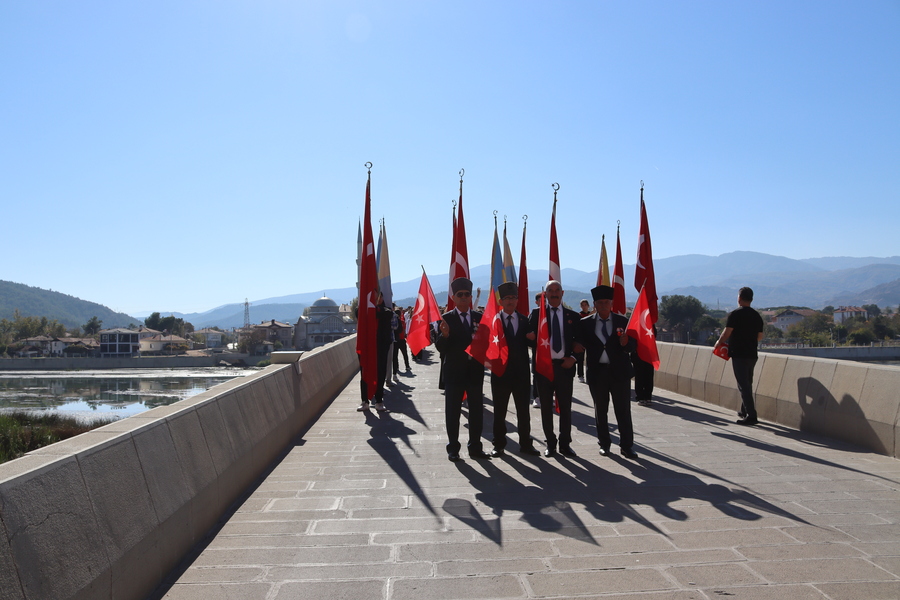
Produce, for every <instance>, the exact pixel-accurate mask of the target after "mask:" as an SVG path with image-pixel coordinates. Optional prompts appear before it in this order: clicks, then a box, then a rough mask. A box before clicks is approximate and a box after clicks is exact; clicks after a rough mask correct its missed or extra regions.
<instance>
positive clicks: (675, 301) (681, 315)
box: [659, 294, 706, 332]
mask: <svg viewBox="0 0 900 600" xmlns="http://www.w3.org/2000/svg"><path fill="white" fill-rule="evenodd" d="M705 312H706V307H704V306H703V303H702V302H700V301H699V300H698V299H697V298H694V297H693V296H681V295H678V294H674V295H672V296H663V297H662V301H661V302H660V303H659V314H660V316H661V317H662V318H663V319H665V320H666V322H667V323H668V324H669V326H670V327H673V328H675V329H677V330H678V331H682V332H684V331H690V330H691V329H692V328H693V324H694V322H695V321H696V320H697V319H699V318H700V317H702V316H703V313H705Z"/></svg>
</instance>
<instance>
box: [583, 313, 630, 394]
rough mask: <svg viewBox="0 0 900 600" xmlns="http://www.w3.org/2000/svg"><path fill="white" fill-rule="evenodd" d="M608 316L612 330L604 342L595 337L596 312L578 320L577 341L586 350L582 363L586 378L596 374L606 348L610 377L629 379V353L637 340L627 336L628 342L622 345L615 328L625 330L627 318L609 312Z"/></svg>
mask: <svg viewBox="0 0 900 600" xmlns="http://www.w3.org/2000/svg"><path fill="white" fill-rule="evenodd" d="M610 317H611V318H612V331H613V332H612V335H610V336H609V338H608V339H607V340H606V344H604V343H603V342H602V341H601V340H600V338H599V337H597V333H596V326H597V318H598V317H597V315H596V314H593V315H588V316H587V317H584V318H583V319H581V321H580V322H579V335H578V341H579V342H580V343H581V345H582V346H584V349H585V352H586V354H585V358H584V365H585V367H587V370H588V371H587V376H588V379H590V378H591V377H592V375H594V376H595V375H596V373H597V370H598V369H599V365H600V357H601V356H602V354H603V350H604V349H605V350H606V355H607V356H608V357H609V365H610V366H609V374H610V377H612V378H613V379H616V380H622V379H631V378H632V376H633V375H634V370H633V368H632V366H631V357H630V356H629V353H631V352H632V351H634V350H635V349H636V348H637V342H635V341H634V338H632V337H629V338H628V344H627V345H625V346H623V345H622V344H620V343H619V336H618V335H617V334H616V329H618V328H621V329H622V330H625V329H627V328H628V319H626V318H625V317H623V316H622V315H617V314H615V313H610Z"/></svg>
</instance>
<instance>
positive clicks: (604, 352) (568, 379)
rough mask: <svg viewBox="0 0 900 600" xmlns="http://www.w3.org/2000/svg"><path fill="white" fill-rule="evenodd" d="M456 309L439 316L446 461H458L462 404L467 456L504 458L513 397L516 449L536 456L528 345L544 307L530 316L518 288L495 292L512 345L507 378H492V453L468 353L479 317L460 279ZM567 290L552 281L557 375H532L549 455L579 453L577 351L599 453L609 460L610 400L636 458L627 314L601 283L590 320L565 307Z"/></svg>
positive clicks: (476, 370) (624, 449)
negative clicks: (617, 310)
mask: <svg viewBox="0 0 900 600" xmlns="http://www.w3.org/2000/svg"><path fill="white" fill-rule="evenodd" d="M450 290H451V294H452V295H453V301H454V303H455V305H456V307H455V308H454V309H453V310H451V311H448V312H446V313H444V314H443V315H442V318H441V321H440V324H439V336H438V338H437V340H436V341H435V346H436V347H437V349H438V351H439V352H440V353H441V355H442V356H443V363H442V367H441V368H442V377H443V381H444V403H445V418H446V426H447V436H448V438H449V441H448V443H447V457H448V458H449V459H450V460H451V461H456V460H459V458H460V450H461V449H462V445H461V443H460V441H459V422H460V417H461V415H462V407H463V399H464V398H465V400H466V401H467V403H468V414H469V439H468V443H467V445H466V450H467V452H468V455H469V457H471V458H476V459H487V458H491V457H499V456H502V455H503V453H504V451H505V448H506V443H507V427H506V414H507V411H508V409H509V398H510V396H512V398H513V403H514V405H515V408H516V425H517V430H518V434H519V451H520V452H521V453H523V454H530V455H539V454H540V452H539V451H538V450H537V449H536V448H535V447H534V442H533V440H532V437H531V417H530V414H529V411H528V404H529V399H530V388H531V372H532V368H531V361H530V360H529V356H528V348H529V347H532V348H533V347H535V345H536V343H537V339H538V335H537V334H538V327H539V326H540V325H539V319H540V316H539V315H540V312H541V309H540V307H538V308H536V309H534V310H533V311H532V312H531V315H530V316H528V317H526V316H525V315H523V314H520V313H518V312H517V311H516V306H517V304H518V288H517V286H516V284H514V283H504V284H502V285H500V286H499V287H498V293H499V297H500V307H501V309H502V311H501V312H500V313H499V318H500V319H501V321H502V325H503V328H504V335H505V337H506V343H507V347H508V352H509V354H508V357H507V363H506V369H505V371H504V372H503V374H502V375H499V376H498V375H496V374H494V373H491V396H492V398H493V403H494V427H493V449H492V451H491V452H490V453H487V452H485V451H484V448H483V446H482V441H481V434H482V428H483V419H484V414H483V404H484V403H483V399H484V394H483V385H484V367H483V366H482V364H481V363H480V362H478V361H477V360H476V359H474V358H473V357H472V356H471V355H469V354H468V353H467V352H466V349H467V348H468V347H469V345H470V344H471V342H472V338H473V336H474V334H475V331H476V329H477V328H478V324H479V323H480V321H481V316H482V315H481V313H480V312H477V311H476V310H474V309H473V306H472V282H471V281H470V280H468V279H466V278H462V277H461V278H458V279H455V280H454V281H453V282H452V283H451V286H450ZM563 294H564V291H563V288H562V285H561V284H560V283H559V282H558V281H550V282H548V284H547V286H546V289H545V298H546V304H547V306H546V309H545V310H546V323H544V324H543V326H544V327H546V328H547V331H546V332H545V333H546V334H547V335H546V339H547V340H549V345H550V356H551V359H552V363H553V378H552V379H550V378H548V377H546V376H545V375H543V374H541V373H535V383H536V386H537V392H538V397H539V399H540V409H541V424H542V427H543V431H544V439H545V442H546V448H545V450H544V455H545V456H553V455H554V454H556V452H557V451H558V452H559V453H560V454H562V455H563V456H568V457H572V456H575V451H574V450H573V449H572V391H573V382H574V379H575V373H576V354H578V353H580V352H584V353H585V356H584V361H585V362H584V364H585V371H586V376H587V377H586V382H587V384H588V387H589V389H590V391H591V396H592V398H593V400H594V417H595V421H596V425H597V437H598V443H599V445H600V454H601V455H603V456H608V455H609V452H610V446H611V443H612V441H611V439H610V435H609V424H608V417H607V414H608V411H609V403H610V399H611V400H612V404H613V410H614V412H615V415H616V422H617V425H618V430H619V447H620V450H621V453H622V455H623V456H625V457H626V458H632V459H635V458H637V454H636V453H635V451H634V448H633V446H634V429H633V426H632V421H631V404H630V400H631V378H632V374H633V370H632V364H631V359H630V356H629V354H630V353H631V352H633V351H634V350H635V342H634V340H633V339H632V338H630V337H629V336H628V335H627V334H626V333H625V329H626V328H627V326H628V322H627V320H626V319H625V317H624V316H622V315H618V314H614V313H613V312H612V300H613V289H612V288H611V287H609V286H602V285H601V286H598V287H596V288H594V289H593V290H591V294H592V296H593V301H594V309H595V311H594V312H593V313H591V314H589V315H588V316H584V317H583V316H582V315H581V314H579V313H577V312H575V311H573V310H570V309H568V308H566V307H564V306H563V304H562V299H563ZM557 409H558V412H559V432H558V434H557V432H556V427H555V425H554V412H556V410H557Z"/></svg>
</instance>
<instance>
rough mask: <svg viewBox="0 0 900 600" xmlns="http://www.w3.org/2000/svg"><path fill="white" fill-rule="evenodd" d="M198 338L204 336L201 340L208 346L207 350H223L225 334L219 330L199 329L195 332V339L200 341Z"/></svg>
mask: <svg viewBox="0 0 900 600" xmlns="http://www.w3.org/2000/svg"><path fill="white" fill-rule="evenodd" d="M197 336H203V337H202V338H200V339H201V340H202V341H203V343H205V344H206V347H207V348H221V347H222V346H223V345H224V343H225V342H224V340H225V337H224V336H225V332H223V331H219V330H218V329H209V328H205V329H198V330H197V331H195V332H194V339H198V338H197Z"/></svg>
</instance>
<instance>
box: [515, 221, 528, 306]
mask: <svg viewBox="0 0 900 600" xmlns="http://www.w3.org/2000/svg"><path fill="white" fill-rule="evenodd" d="M526 229H527V226H525V225H523V226H522V255H521V257H520V258H519V303H518V304H517V305H516V310H517V311H519V312H520V313H522V314H523V315H528V314H531V300H529V299H528V267H527V266H526V265H525V231H526Z"/></svg>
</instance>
